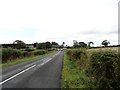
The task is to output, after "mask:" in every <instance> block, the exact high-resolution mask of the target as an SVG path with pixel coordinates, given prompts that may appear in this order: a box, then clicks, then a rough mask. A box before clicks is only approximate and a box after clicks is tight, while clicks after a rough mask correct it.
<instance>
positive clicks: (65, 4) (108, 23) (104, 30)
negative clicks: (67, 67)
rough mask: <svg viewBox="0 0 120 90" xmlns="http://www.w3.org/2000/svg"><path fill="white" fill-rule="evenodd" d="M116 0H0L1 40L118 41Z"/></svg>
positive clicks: (112, 42)
mask: <svg viewBox="0 0 120 90" xmlns="http://www.w3.org/2000/svg"><path fill="white" fill-rule="evenodd" d="M118 1H119V0H0V43H1V44H3V43H12V42H13V41H15V40H22V41H24V42H25V43H35V42H45V41H56V42H58V43H59V44H62V42H65V43H66V44H67V45H72V44H73V40H77V41H79V42H82V41H84V42H85V43H87V42H89V41H93V42H94V46H99V45H100V44H101V42H102V41H103V40H105V39H107V40H109V41H110V43H111V45H113V44H118Z"/></svg>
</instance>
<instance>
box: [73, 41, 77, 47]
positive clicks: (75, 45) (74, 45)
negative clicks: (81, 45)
mask: <svg viewBox="0 0 120 90" xmlns="http://www.w3.org/2000/svg"><path fill="white" fill-rule="evenodd" d="M73 47H74V48H76V47H78V42H77V41H76V40H73Z"/></svg>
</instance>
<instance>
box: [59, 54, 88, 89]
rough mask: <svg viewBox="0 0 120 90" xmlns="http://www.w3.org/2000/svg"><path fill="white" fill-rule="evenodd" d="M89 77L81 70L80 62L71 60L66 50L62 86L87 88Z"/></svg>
mask: <svg viewBox="0 0 120 90" xmlns="http://www.w3.org/2000/svg"><path fill="white" fill-rule="evenodd" d="M86 81H88V78H87V76H86V75H85V72H84V71H82V70H80V68H79V66H78V64H77V63H76V62H74V61H72V60H69V58H68V56H67V55H66V52H65V54H64V64H63V71H62V81H61V84H62V88H87V87H88V86H87V82H86Z"/></svg>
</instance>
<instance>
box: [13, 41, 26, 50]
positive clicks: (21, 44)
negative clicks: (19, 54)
mask: <svg viewBox="0 0 120 90" xmlns="http://www.w3.org/2000/svg"><path fill="white" fill-rule="evenodd" d="M13 44H14V48H17V49H21V48H26V44H25V43H24V42H23V41H21V40H15V41H14V42H13Z"/></svg>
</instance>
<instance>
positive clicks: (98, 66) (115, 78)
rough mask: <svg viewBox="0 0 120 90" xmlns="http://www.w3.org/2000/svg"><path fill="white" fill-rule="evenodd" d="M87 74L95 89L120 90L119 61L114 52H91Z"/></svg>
mask: <svg viewBox="0 0 120 90" xmlns="http://www.w3.org/2000/svg"><path fill="white" fill-rule="evenodd" d="M88 72H89V76H90V77H92V79H91V80H93V83H92V84H94V86H95V87H97V88H118V87H119V88H120V59H119V57H118V54H116V53H115V52H113V51H107V50H106V51H96V52H93V53H92V55H91V58H90V67H89V69H88Z"/></svg>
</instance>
